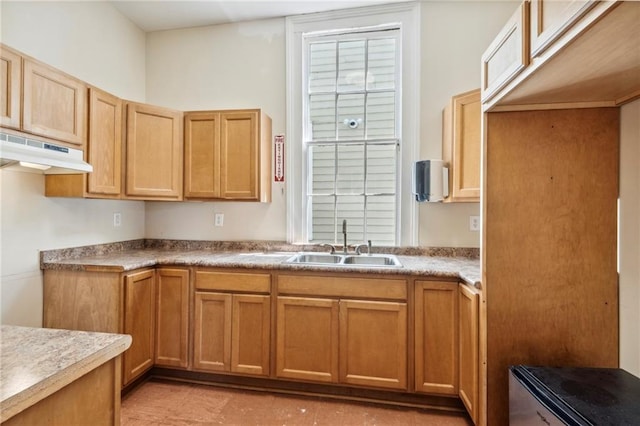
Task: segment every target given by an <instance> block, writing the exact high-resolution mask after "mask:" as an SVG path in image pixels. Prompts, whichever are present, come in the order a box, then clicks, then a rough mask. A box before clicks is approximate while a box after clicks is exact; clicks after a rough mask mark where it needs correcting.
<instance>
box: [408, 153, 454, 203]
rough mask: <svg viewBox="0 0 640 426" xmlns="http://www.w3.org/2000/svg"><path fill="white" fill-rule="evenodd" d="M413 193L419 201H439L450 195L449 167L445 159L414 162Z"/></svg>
mask: <svg viewBox="0 0 640 426" xmlns="http://www.w3.org/2000/svg"><path fill="white" fill-rule="evenodd" d="M413 194H414V195H415V196H416V201H418V202H425V201H428V202H437V201H442V200H444V198H445V197H448V196H449V168H448V167H445V163H444V161H442V160H422V161H416V162H415V163H413Z"/></svg>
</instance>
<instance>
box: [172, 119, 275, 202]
mask: <svg viewBox="0 0 640 426" xmlns="http://www.w3.org/2000/svg"><path fill="white" fill-rule="evenodd" d="M184 126H185V137H184V141H185V191H184V192H185V198H188V199H211V200H215V199H223V200H246V201H262V202H269V201H271V118H269V116H267V115H266V114H264V113H263V112H262V111H260V110H258V109H250V110H229V111H196V112H188V113H185V119H184Z"/></svg>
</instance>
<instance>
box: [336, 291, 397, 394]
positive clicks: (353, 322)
mask: <svg viewBox="0 0 640 426" xmlns="http://www.w3.org/2000/svg"><path fill="white" fill-rule="evenodd" d="M340 382H341V383H348V384H351V385H362V386H374V387H382V388H391V389H406V388H407V305H406V303H397V302H369V301H360V300H341V301H340Z"/></svg>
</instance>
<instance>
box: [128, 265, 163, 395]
mask: <svg viewBox="0 0 640 426" xmlns="http://www.w3.org/2000/svg"><path fill="white" fill-rule="evenodd" d="M124 306H125V309H124V333H125V334H130V335H131V337H132V339H133V341H132V343H131V347H130V348H129V349H127V351H126V352H125V353H124V358H123V366H124V371H123V379H122V384H123V385H127V384H129V383H130V382H131V381H133V380H134V379H135V378H137V377H138V376H140V375H141V374H142V373H144V372H145V371H147V370H148V369H149V368H151V367H152V366H153V360H154V346H155V345H154V330H155V306H156V303H155V272H154V271H153V270H146V271H141V272H135V273H132V274H128V275H125V277H124Z"/></svg>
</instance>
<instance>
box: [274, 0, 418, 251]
mask: <svg viewBox="0 0 640 426" xmlns="http://www.w3.org/2000/svg"><path fill="white" fill-rule="evenodd" d="M419 7H420V5H419V2H414V3H402V4H400V3H398V4H388V5H382V6H374V7H369V8H358V9H352V10H346V11H345V10H342V11H340V12H328V13H321V14H312V15H302V16H295V17H289V18H287V21H286V23H287V55H286V56H287V135H288V136H287V144H286V151H287V152H286V159H287V170H288V176H287V183H286V185H287V239H288V241H289V242H292V243H308V242H309V243H320V242H329V243H342V221H343V220H344V219H346V220H347V222H348V229H347V230H348V243H349V244H359V243H362V242H364V241H366V240H368V239H370V240H372V242H373V244H374V245H385V246H400V245H404V246H408V245H415V244H416V241H417V229H416V228H417V227H416V223H417V206H416V203H415V202H414V201H413V197H412V196H411V190H410V188H411V166H412V163H413V161H415V159H416V158H417V151H418V147H419V144H418V140H417V139H418V135H419V75H420V73H419V57H420V56H419V55H418V40H419V16H420V12H419Z"/></svg>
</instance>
